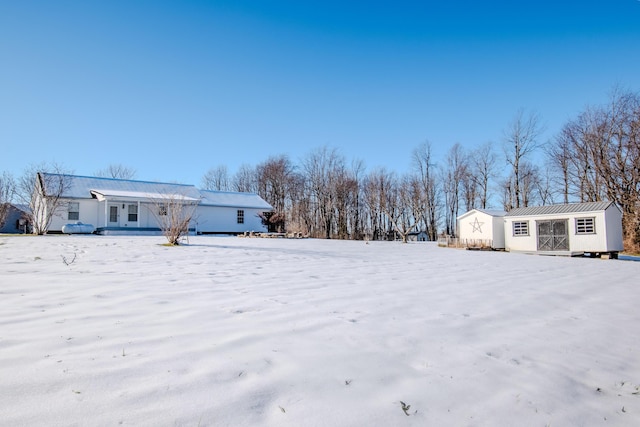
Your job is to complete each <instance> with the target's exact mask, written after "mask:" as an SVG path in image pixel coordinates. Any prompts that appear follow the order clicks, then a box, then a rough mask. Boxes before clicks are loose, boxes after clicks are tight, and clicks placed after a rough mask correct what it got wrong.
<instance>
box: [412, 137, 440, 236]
mask: <svg viewBox="0 0 640 427" xmlns="http://www.w3.org/2000/svg"><path fill="white" fill-rule="evenodd" d="M412 159H413V169H414V171H415V172H416V173H417V175H418V178H419V179H420V183H421V185H422V191H421V193H422V197H423V203H424V226H425V231H426V233H427V235H428V236H429V240H431V241H435V240H437V238H438V220H439V212H440V189H439V186H438V185H437V179H436V178H437V169H436V166H437V165H436V163H435V162H434V161H433V155H432V149H431V143H430V142H429V141H427V142H425V143H423V144H421V145H420V146H419V147H418V148H416V149H415V150H414V151H413V157H412Z"/></svg>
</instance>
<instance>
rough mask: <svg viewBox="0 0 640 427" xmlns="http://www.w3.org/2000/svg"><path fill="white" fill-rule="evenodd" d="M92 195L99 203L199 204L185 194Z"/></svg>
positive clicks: (102, 192)
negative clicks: (160, 202)
mask: <svg viewBox="0 0 640 427" xmlns="http://www.w3.org/2000/svg"><path fill="white" fill-rule="evenodd" d="M90 192H91V195H92V196H94V197H95V198H96V199H98V200H99V201H101V202H103V201H105V200H120V201H136V202H138V201H140V202H144V201H163V200H173V201H183V202H198V200H199V199H196V198H194V197H189V196H186V195H183V194H177V193H160V192H147V191H127V190H104V189H100V190H93V189H92V190H90Z"/></svg>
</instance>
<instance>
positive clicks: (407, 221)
mask: <svg viewBox="0 0 640 427" xmlns="http://www.w3.org/2000/svg"><path fill="white" fill-rule="evenodd" d="M422 199H423V197H422V185H421V183H420V179H419V178H418V177H417V176H411V175H405V176H403V177H402V178H400V179H398V178H396V177H395V175H392V181H391V187H390V188H389V191H387V192H386V197H384V199H383V200H384V201H385V203H384V204H383V206H382V208H383V210H384V212H385V214H386V215H387V217H388V218H389V221H390V222H391V225H392V226H393V230H394V231H395V232H396V233H398V234H399V235H400V237H401V238H402V242H403V243H407V238H408V236H409V233H411V232H412V231H413V230H415V229H416V228H417V227H418V225H419V221H420V218H422V217H423V215H424V210H423V209H424V204H423V203H422Z"/></svg>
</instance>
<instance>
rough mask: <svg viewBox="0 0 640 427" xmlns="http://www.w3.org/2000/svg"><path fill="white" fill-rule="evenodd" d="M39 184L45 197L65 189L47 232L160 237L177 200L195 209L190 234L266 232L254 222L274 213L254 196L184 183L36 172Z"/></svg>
mask: <svg viewBox="0 0 640 427" xmlns="http://www.w3.org/2000/svg"><path fill="white" fill-rule="evenodd" d="M36 185H37V186H38V187H39V191H38V194H39V195H40V197H41V198H42V197H44V196H46V197H51V196H52V195H55V194H52V192H54V193H55V192H56V189H57V188H62V190H63V191H62V194H61V195H60V201H61V202H60V203H58V207H57V210H56V212H55V213H54V215H53V217H52V220H51V225H50V226H49V229H48V230H49V232H61V231H62V227H63V226H65V225H67V224H74V223H77V222H82V223H84V224H92V225H93V226H95V228H96V232H97V233H99V234H148V233H157V232H158V231H159V230H160V228H159V222H158V215H162V211H163V206H165V204H166V203H168V202H172V203H175V202H176V201H179V202H180V203H184V204H190V205H194V206H195V214H194V217H193V220H192V223H191V224H190V227H189V228H190V230H191V231H192V232H198V233H240V232H244V231H267V227H266V226H265V225H263V224H262V222H261V221H258V220H257V219H256V218H257V215H258V213H262V212H268V211H271V210H272V207H271V206H270V205H269V204H268V203H267V202H265V201H264V200H263V199H262V198H260V197H259V196H258V195H256V194H248V193H247V194H245V193H222V192H213V191H200V190H198V189H197V188H196V187H194V186H193V185H185V184H171V183H160V182H149V181H135V180H126V179H112V178H97V177H87V176H76V175H57V174H47V173H38V177H37V183H36ZM60 185H62V187H60ZM47 187H51V188H47ZM40 210H42V209H39V211H40ZM241 216H242V219H241Z"/></svg>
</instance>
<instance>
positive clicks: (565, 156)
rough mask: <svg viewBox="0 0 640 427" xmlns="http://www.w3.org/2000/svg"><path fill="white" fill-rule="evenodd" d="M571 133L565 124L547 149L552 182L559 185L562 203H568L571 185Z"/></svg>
mask: <svg viewBox="0 0 640 427" xmlns="http://www.w3.org/2000/svg"><path fill="white" fill-rule="evenodd" d="M571 141H572V135H571V128H570V126H569V125H565V126H564V127H563V128H562V130H561V131H560V133H559V134H558V135H557V136H556V137H555V140H554V143H553V144H551V145H550V146H549V147H548V149H547V152H546V154H547V159H548V161H549V165H550V166H551V167H550V171H551V173H552V180H553V181H554V184H555V185H556V186H558V187H560V193H561V195H562V201H563V203H565V204H567V203H569V194H570V193H569V191H570V185H571V169H570V168H571V158H572V152H571V151H572V149H571V147H572V142H571Z"/></svg>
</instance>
